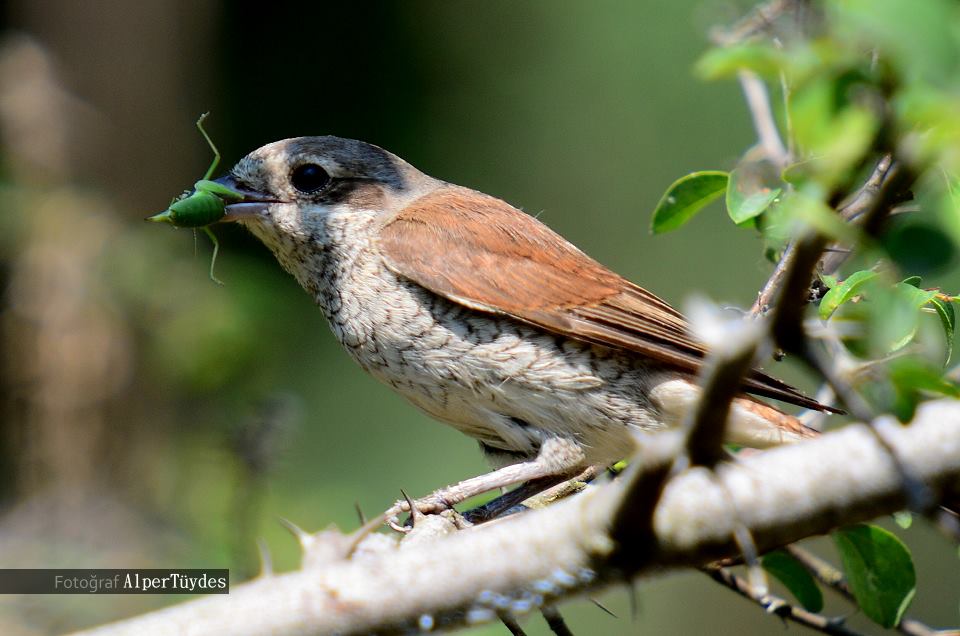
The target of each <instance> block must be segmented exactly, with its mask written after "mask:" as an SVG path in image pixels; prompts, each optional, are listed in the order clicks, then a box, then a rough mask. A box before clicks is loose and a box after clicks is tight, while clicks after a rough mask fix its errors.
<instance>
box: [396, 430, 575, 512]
mask: <svg viewBox="0 0 960 636" xmlns="http://www.w3.org/2000/svg"><path fill="white" fill-rule="evenodd" d="M584 459H585V457H584V454H583V449H582V448H580V445H579V444H577V443H576V442H574V441H571V440H567V439H560V438H551V439H548V440H546V441H545V442H544V443H543V445H542V446H541V447H540V453H539V454H538V455H537V457H536V459H534V460H531V461H528V462H521V463H519V464H513V465H511V466H505V467H503V468H501V469H499V470H495V471H493V472H490V473H487V474H485V475H480V476H479V477H472V478H470V479H465V480H463V481H461V482H459V483H457V484H454V485H452V486H447V487H446V488H441V489H440V490H437V491H435V492H434V493H433V494H431V495H428V496H426V497H424V498H422V499H418V500H416V501H415V502H413V503H414V505H415V506H416V507H417V510H419V511H420V512H423V513H428V514H429V513H434V512H440V511H442V510H446V509H447V508H452V507H453V506H455V505H457V504H458V503H461V502H463V501H466V500H467V499H469V498H470V497H473V496H476V495H481V494H483V493H485V492H489V491H491V490H496V489H497V488H503V487H505V486H512V485H514V484H519V483H521V482H525V481H526V482H528V481H533V480H541V479H544V478H549V477H557V478H558V479H555V480H553V481H550V482H546V481H544V482H543V486H542V487H541V488H540V490H543V489H546V488H549V487H550V486H553V485H554V484H557V483H559V482H561V481H564V480H566V479H569V478H570V477H572V476H573V475H575V474H576V473H578V472H580V471H581V470H582V469H583V462H584ZM531 494H535V493H531ZM527 496H528V497H529V496H530V495H527ZM521 501H522V500H521ZM409 510H410V505H409V504H408V503H407V502H406V501H398V502H396V503H395V504H394V505H393V506H392V507H391V508H390V509H389V510H387V511H386V512H385V513H384V514H385V515H386V517H387V519H388V520H389V521H390V522H391V525H396V516H397V515H398V514H400V513H402V512H408V511H409Z"/></svg>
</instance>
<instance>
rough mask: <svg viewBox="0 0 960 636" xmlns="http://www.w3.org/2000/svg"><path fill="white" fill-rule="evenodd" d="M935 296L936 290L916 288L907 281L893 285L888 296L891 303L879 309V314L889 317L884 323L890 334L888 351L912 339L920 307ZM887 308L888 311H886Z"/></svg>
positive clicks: (918, 323) (915, 332)
mask: <svg viewBox="0 0 960 636" xmlns="http://www.w3.org/2000/svg"><path fill="white" fill-rule="evenodd" d="M908 280H909V279H908ZM936 296H937V292H936V291H927V290H925V289H918V288H916V287H914V286H913V285H911V284H910V283H907V282H903V283H897V284H896V285H894V286H893V294H892V295H891V297H890V298H889V300H890V302H891V303H892V305H887V306H884V307H882V308H881V309H880V311H881V316H887V317H890V320H889V322H886V321H885V323H884V324H885V326H886V327H887V329H884V331H885V332H886V335H888V336H890V342H889V347H890V348H889V351H890V352H893V351H897V350H898V349H902V348H903V347H905V346H907V345H908V344H909V343H910V341H911V340H913V337H914V336H915V335H917V329H919V328H920V320H919V318H920V316H919V311H920V308H921V307H923V306H924V305H926V304H927V303H929V302H930V301H931V300H933V299H934V298H936ZM888 310H889V312H890V313H887V312H888ZM898 328H899V332H898Z"/></svg>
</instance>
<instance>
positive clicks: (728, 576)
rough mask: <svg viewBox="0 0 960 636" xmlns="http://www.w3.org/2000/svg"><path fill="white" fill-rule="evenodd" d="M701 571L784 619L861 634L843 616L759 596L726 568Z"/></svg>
mask: <svg viewBox="0 0 960 636" xmlns="http://www.w3.org/2000/svg"><path fill="white" fill-rule="evenodd" d="M701 571H702V572H703V573H704V574H706V575H707V576H709V577H710V578H712V579H713V580H714V581H717V582H718V583H720V584H722V585H725V586H726V587H728V588H730V589H731V590H733V591H734V592H736V593H737V594H739V595H740V596H743V597H744V598H747V599H749V600H751V601H753V602H754V603H756V604H757V605H759V606H760V607H762V608H763V609H764V610H765V611H767V612H769V613H771V614H776V615H777V616H779V617H780V618H782V619H784V620H791V621H793V622H795V623H798V624H800V625H803V626H804V627H809V628H810V629H813V630H816V631H818V632H822V633H824V634H837V635H839V636H859V635H860V632H855V631H853V630H852V629H849V628H848V627H846V626H845V625H844V624H843V623H844V619H843V618H830V617H828V616H824V615H822V614H816V613H814V612H808V611H807V610H805V609H803V608H800V607H795V606H793V605H791V604H790V603H788V602H787V601H785V600H784V599H782V598H780V597H777V596H773V595H771V594H766V595H763V596H762V597H758V595H757V594H756V592H755V590H754V589H753V588H752V587H751V586H750V584H749V583H747V581H745V580H744V579H742V578H741V577H739V576H737V575H736V574H734V573H733V572H731V571H730V570H728V569H726V568H720V567H713V566H708V567H704V568H701Z"/></svg>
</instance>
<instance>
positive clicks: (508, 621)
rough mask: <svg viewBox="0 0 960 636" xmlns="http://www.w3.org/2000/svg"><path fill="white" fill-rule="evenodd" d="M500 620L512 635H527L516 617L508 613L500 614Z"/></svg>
mask: <svg viewBox="0 0 960 636" xmlns="http://www.w3.org/2000/svg"><path fill="white" fill-rule="evenodd" d="M500 622H501V623H503V624H504V626H505V627H506V628H507V629H509V630H510V633H511V634H513V636H527V633H526V632H525V631H523V628H522V627H520V623H518V622H517V619H515V618H514V617H513V616H511V615H509V614H501V615H500Z"/></svg>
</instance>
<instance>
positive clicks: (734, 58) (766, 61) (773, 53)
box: [695, 43, 787, 79]
mask: <svg viewBox="0 0 960 636" xmlns="http://www.w3.org/2000/svg"><path fill="white" fill-rule="evenodd" d="M786 59H787V58H786V54H785V53H784V52H783V51H782V50H781V49H777V48H774V47H773V46H770V45H763V44H756V43H747V44H736V45H733V46H728V47H722V48H714V49H710V50H709V51H707V52H706V54H704V56H703V57H701V58H700V59H699V60H698V61H697V64H696V66H695V69H696V72H697V73H698V74H699V75H700V76H701V77H703V78H704V79H727V78H731V77H735V76H736V74H737V73H738V72H740V71H743V70H750V71H753V72H754V73H758V74H760V75H763V76H765V77H773V78H775V77H777V76H778V73H779V72H780V69H781V68H782V67H783V65H784V63H785V62H786Z"/></svg>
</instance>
